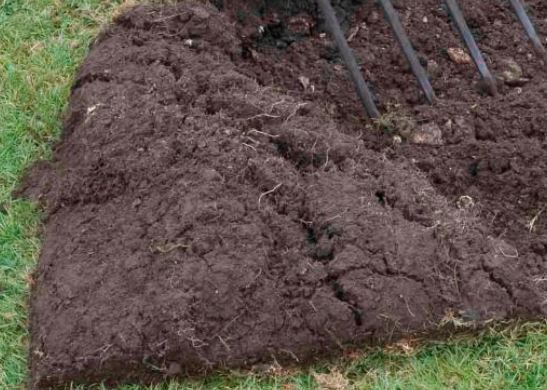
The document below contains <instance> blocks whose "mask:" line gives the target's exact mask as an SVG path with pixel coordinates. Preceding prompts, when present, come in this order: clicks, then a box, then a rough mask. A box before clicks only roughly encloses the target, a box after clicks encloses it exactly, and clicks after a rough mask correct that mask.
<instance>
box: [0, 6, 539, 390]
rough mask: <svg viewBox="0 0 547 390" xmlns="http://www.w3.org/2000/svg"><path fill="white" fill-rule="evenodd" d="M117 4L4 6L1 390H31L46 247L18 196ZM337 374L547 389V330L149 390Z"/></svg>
mask: <svg viewBox="0 0 547 390" xmlns="http://www.w3.org/2000/svg"><path fill="white" fill-rule="evenodd" d="M119 3H120V1H119V0H118V1H100V0H72V1H70V0H0V390H4V389H19V388H23V387H24V384H25V381H26V378H27V359H26V358H27V344H28V332H27V329H26V321H27V297H28V290H29V277H28V275H29V272H30V271H31V270H32V268H33V267H34V265H35V262H36V258H37V254H38V251H39V247H40V241H39V231H40V212H39V209H38V208H37V207H36V206H34V205H32V204H30V203H29V202H26V201H22V200H16V199H14V198H13V197H12V195H11V194H12V191H13V189H14V188H15V187H16V185H17V182H18V180H19V179H20V178H21V175H22V173H23V171H24V169H25V168H26V167H28V166H29V164H30V163H31V162H32V161H34V160H36V159H39V158H47V157H48V156H50V153H51V146H52V143H53V142H54V141H55V140H56V139H58V137H59V135H60V125H61V118H62V113H63V110H64V109H65V107H66V104H67V99H68V95H69V90H70V84H71V82H72V78H73V75H74V72H75V71H76V68H77V66H78V64H79V63H80V62H81V60H82V59H83V57H84V56H85V54H86V51H87V47H88V45H89V43H90V41H91V40H92V38H93V36H94V35H95V34H96V32H97V31H98V29H99V28H100V27H101V26H102V25H104V23H106V22H107V21H108V20H109V18H110V17H111V15H112V13H113V12H114V10H115V9H116V8H117V7H118V5H119ZM329 370H336V371H338V372H342V373H343V374H344V376H345V377H346V378H347V379H348V380H349V383H351V385H352V387H354V388H356V389H447V388H448V389H542V388H544V389H547V385H546V383H547V325H546V324H528V325H520V326H514V327H511V328H507V329H506V330H504V331H501V332H500V331H494V330H489V331H486V332H484V333H483V334H482V335H481V336H480V337H474V338H472V337H465V338H459V339H453V340H450V341H448V342H445V343H440V344H436V343H432V342H429V343H426V344H423V345H421V346H420V347H418V348H416V349H414V350H412V351H410V352H409V353H403V352H396V351H392V352H387V351H382V350H380V349H370V350H368V351H364V353H363V354H362V355H361V357H358V358H356V359H354V360H352V361H339V362H336V363H331V364H330V365H325V366H323V367H314V368H309V369H304V370H302V371H301V372H300V373H293V374H291V375H286V376H270V377H265V378H262V377H258V376H255V375H246V374H243V373H231V374H229V375H221V374H218V375H216V376H213V377H211V378H208V379H207V380H205V381H201V382H185V383H166V384H164V385H161V386H156V387H150V388H148V389H153V390H181V389H187V388H188V389H190V388H191V389H255V390H258V389H313V388H317V383H316V382H315V381H314V376H313V373H314V372H315V371H319V372H328V371H329ZM96 388H97V389H100V388H101V386H97V387H96ZM120 389H123V390H144V389H145V388H143V387H138V386H123V387H121V388H120Z"/></svg>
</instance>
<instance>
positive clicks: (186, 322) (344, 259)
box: [23, 1, 547, 388]
mask: <svg viewBox="0 0 547 390" xmlns="http://www.w3.org/2000/svg"><path fill="white" fill-rule="evenodd" d="M250 3H252V2H250ZM250 3H248V4H250ZM257 3H258V2H257ZM341 3H343V2H341ZM348 3H351V4H350V5H349V6H348V7H347V8H345V9H347V10H350V11H351V12H356V14H353V16H351V15H352V14H351V13H350V14H349V16H348V15H346V17H348V18H350V17H351V18H350V19H348V20H352V22H351V23H349V25H348V27H349V28H348V33H351V34H353V35H354V39H353V43H352V45H353V46H354V47H355V48H356V52H357V53H358V55H359V56H360V58H365V59H366V61H365V63H366V66H367V69H368V71H369V73H368V74H367V77H368V78H369V79H370V80H371V83H372V84H373V85H374V87H375V90H376V92H377V94H378V96H379V98H380V99H381V101H382V102H383V104H384V109H385V108H386V107H388V108H389V110H388V111H389V112H392V113H393V112H396V113H397V114H398V115H399V114H400V113H406V114H408V117H409V118H413V119H408V120H407V121H406V123H411V125H410V126H407V127H404V126H401V124H400V122H401V120H403V119H404V117H402V116H401V115H399V116H392V117H389V116H386V118H387V119H389V118H391V119H389V120H387V122H386V121H384V122H383V125H382V126H379V127H378V126H376V127H375V126H372V125H371V124H370V123H368V122H366V121H365V120H364V118H363V112H362V108H361V107H360V106H359V103H358V102H357V100H356V98H355V97H354V96H353V89H352V87H351V85H350V84H349V81H348V80H347V78H346V75H345V72H344V70H343V69H342V68H340V66H339V64H338V63H337V62H338V59H337V57H336V53H335V52H334V54H333V50H332V46H331V44H330V43H329V41H328V39H326V38H325V37H323V36H322V35H321V34H320V26H319V25H316V24H315V22H314V20H316V19H315V18H314V17H313V15H315V14H314V13H315V12H316V11H315V9H311V10H309V11H306V12H309V13H308V14H302V12H304V11H305V10H301V9H298V10H297V11H296V12H294V13H291V11H290V10H284V11H283V12H281V11H279V13H276V12H274V11H271V10H268V9H263V10H262V11H261V12H262V13H260V12H259V13H256V14H253V16H249V17H248V18H243V16H241V15H247V14H248V13H242V12H243V11H241V10H240V9H239V4H240V3H239V2H235V1H234V2H232V3H230V2H227V4H218V5H219V6H222V7H223V8H224V11H223V12H221V11H218V10H217V9H216V8H215V7H213V6H206V5H202V4H200V3H197V2H184V3H181V4H178V5H176V6H165V7H150V6H146V7H145V6H141V7H137V8H136V9H134V10H132V11H130V12H128V13H127V14H124V15H122V16H121V17H119V18H118V20H117V21H116V23H115V24H114V25H113V26H112V27H110V28H109V29H108V30H107V31H105V32H104V33H103V34H102V35H101V36H100V37H99V38H98V40H97V42H96V43H95V44H94V46H93V48H92V50H91V53H90V54H89V56H88V58H87V59H86V61H85V63H84V64H83V66H82V68H81V69H80V72H79V74H78V76H77V79H76V82H75V85H74V89H73V94H72V97H71V104H70V111H69V115H68V118H67V121H66V126H65V129H64V134H63V138H62V140H61V142H60V143H59V144H58V146H57V147H56V149H55V155H54V160H53V161H52V162H47V163H40V164H38V165H37V166H35V167H34V169H33V170H32V171H31V172H30V174H29V176H28V178H27V180H26V182H25V183H24V186H23V187H24V188H23V192H24V193H25V194H26V195H27V196H31V197H33V198H35V199H39V200H40V201H41V202H42V203H43V204H44V206H45V207H46V210H47V215H48V218H47V224H46V229H45V235H44V246H43V249H42V252H41V256H40V264H39V268H38V270H37V272H36V284H35V287H34V290H33V294H32V298H33V299H32V312H31V331H32V344H31V365H32V367H31V368H32V385H33V386H34V387H35V388H45V387H48V386H56V385H61V384H64V383H67V382H68V381H72V380H74V381H78V382H94V381H102V380H106V381H110V382H118V381H141V382H147V381H151V380H158V379H161V378H164V377H166V376H178V375H187V374H202V373H205V372H207V371H209V370H211V369H215V368H221V367H235V366H247V367H249V366H252V365H253V364H255V363H259V362H264V361H277V362H279V363H288V362H297V363H298V362H300V363H302V362H306V361H310V360H312V359H314V358H315V357H319V356H323V355H325V354H327V353H333V352H336V351H340V350H341V349H343V348H344V347H345V346H348V345H356V344H361V343H364V342H388V341H391V340H394V339H395V338H397V337H399V336H401V335H405V334H409V333H430V332H437V331H438V329H439V326H441V325H445V326H448V327H449V326H450V325H459V326H461V325H463V326H477V325H480V324H483V323H484V322H485V321H491V320H501V319H507V318H515V317H520V318H540V317H544V316H545V315H546V314H547V282H546V274H547V265H546V261H547V233H546V226H547V224H546V223H545V220H546V219H545V216H544V215H543V214H542V213H541V210H544V209H545V206H546V202H547V195H546V193H547V192H546V189H547V178H546V176H545V172H546V169H547V155H546V153H545V145H546V130H545V126H544V122H545V118H546V108H547V107H546V105H547V103H546V100H545V98H546V97H547V96H546V95H547V82H546V80H547V78H545V71H543V70H542V66H541V64H540V62H539V59H538V58H536V57H535V56H533V55H532V54H529V52H528V50H529V46H528V44H527V42H526V40H525V38H524V36H523V35H522V33H521V31H520V30H519V26H518V24H517V23H516V21H514V20H512V19H511V14H510V13H509V11H508V10H506V9H504V8H503V7H502V5H495V4H494V2H492V1H486V2H481V3H480V4H481V6H476V5H474V4H472V2H470V1H463V2H462V3H464V6H466V9H468V10H469V12H470V15H471V16H470V18H471V19H472V20H476V21H477V22H476V24H477V26H480V27H481V28H483V36H484V38H483V41H482V45H483V46H484V47H485V52H487V54H489V55H490V56H491V61H492V67H493V69H494V70H495V71H496V72H497V73H502V72H503V66H504V65H503V61H502V60H505V59H507V58H508V56H509V55H511V56H514V57H515V58H513V59H514V60H515V61H517V62H519V63H520V66H521V67H522V69H523V72H522V75H520V76H519V77H520V78H521V79H522V80H521V81H520V83H524V84H525V85H522V84H520V86H518V87H516V86H515V85H514V83H513V84H512V85H511V86H509V85H508V86H504V87H503V88H502V93H501V95H500V96H499V97H497V98H492V97H486V96H481V95H480V92H479V91H477V90H476V88H475V87H474V85H473V83H474V81H476V79H475V78H474V77H475V76H474V70H473V68H472V67H461V66H457V65H456V64H453V63H451V62H450V60H449V59H448V57H447V56H446V55H445V54H444V53H443V52H440V50H441V49H442V48H450V47H454V46H458V45H459V43H458V40H457V35H455V33H454V32H453V31H452V30H451V27H450V25H449V23H448V19H447V17H446V15H445V14H443V10H442V9H440V8H439V6H438V5H437V3H438V2H436V1H420V2H417V1H409V2H408V3H409V4H408V5H405V7H404V8H402V7H401V8H399V11H400V12H401V13H402V15H403V21H404V23H405V25H406V26H407V27H408V28H409V31H410V33H411V36H412V37H413V39H414V41H415V43H416V45H417V49H418V50H419V51H420V54H421V55H422V56H423V57H424V59H425V60H430V61H431V60H433V61H435V62H436V64H437V65H438V68H437V69H438V73H435V74H434V75H433V76H432V77H433V84H434V86H435V88H436V89H437V93H438V95H439V96H440V97H441V103H439V105H438V106H436V107H429V106H427V105H425V104H424V102H423V98H422V97H421V96H420V95H419V94H418V93H417V87H416V84H415V82H414V80H413V79H412V76H411V75H410V74H409V73H408V70H407V69H406V67H405V66H404V62H401V57H400V53H399V52H398V49H397V47H396V45H395V43H394V42H393V41H392V38H391V34H390V32H389V30H388V29H387V27H386V26H385V23H383V21H382V20H381V18H378V17H377V16H378V15H376V16H375V13H376V12H378V10H375V8H374V6H373V5H372V4H371V3H369V2H357V1H354V2H348ZM433 3H435V4H433ZM475 3H477V2H475ZM495 3H496V4H497V2H495ZM248 4H247V7H249V5H248ZM530 4H531V5H532V7H533V8H534V9H535V11H536V12H537V13H538V14H540V16H542V17H543V19H545V18H546V17H547V7H546V6H545V5H542V3H541V2H540V1H531V2H530ZM242 9H243V8H242ZM245 9H247V8H245ZM240 11H241V12H240ZM350 11H348V12H350ZM245 12H247V11H245ZM237 15H240V16H239V18H238V16H237ZM310 15H312V16H310ZM363 20H365V21H366V22H365V23H363ZM424 20H427V23H426V22H424ZM497 20H499V21H500V23H501V24H502V25H504V26H509V28H507V31H504V32H503V34H505V35H503V37H504V38H503V39H502V35H500V34H502V33H501V32H498V31H499V30H500V29H499V23H498V22H496V21H497ZM261 23H263V24H261ZM496 23H498V29H497V30H496V28H495V26H496ZM259 25H260V26H262V27H264V26H274V25H275V26H278V27H279V26H281V27H279V28H281V30H274V31H278V32H279V31H282V32H283V31H289V33H285V32H283V33H279V34H277V33H276V34H277V35H275V34H274V35H273V39H270V38H271V37H267V38H268V39H264V35H263V34H264V32H267V31H269V30H268V29H264V28H262V29H259V28H257V27H258V26H259ZM357 25H359V26H360V27H359V31H357V32H355V29H354V28H353V29H352V26H353V27H354V26H357ZM432 26H434V27H432ZM539 27H540V31H541V32H542V33H543V34H544V36H545V33H547V31H546V30H547V29H546V25H545V23H542V24H540V25H539ZM291 29H292V30H291ZM435 29H439V30H438V31H436V30H435ZM256 31H258V32H259V34H258V35H256V33H255V32H256ZM261 34H262V35H261ZM435 34H438V35H439V38H437V39H435ZM521 35H522V36H521ZM294 36H297V38H294V39H293V38H290V39H289V38H286V37H294ZM280 41H281V42H282V43H279V42H280ZM521 48H524V49H523V50H524V52H523V51H522V50H521ZM496 56H499V57H496ZM538 64H539V65H538ZM524 80H529V81H524ZM517 88H519V89H517ZM394 102H398V104H399V106H398V107H397V111H393V106H390V105H389V104H388V103H394ZM386 118H384V119H386ZM403 122H405V121H403ZM391 125H393V127H391ZM390 131H393V132H394V134H390V133H389V132H390ZM395 133H397V134H395ZM432 134H433V136H432ZM394 135H396V137H395V138H394V137H393V136H394ZM393 140H395V141H396V142H395V143H393ZM400 141H402V144H400ZM546 213H547V211H546Z"/></svg>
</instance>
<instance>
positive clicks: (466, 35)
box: [445, 0, 497, 96]
mask: <svg viewBox="0 0 547 390" xmlns="http://www.w3.org/2000/svg"><path fill="white" fill-rule="evenodd" d="M445 4H446V6H447V7H448V12H449V14H450V16H451V17H452V20H453V21H454V23H455V24H456V27H457V28H458V31H459V32H460V35H461V37H462V39H463V41H464V42H465V45H466V46H467V49H468V50H469V52H470V53H471V57H472V58H473V62H475V65H476V66H477V69H478V70H479V73H480V75H481V77H482V80H483V81H484V83H485V84H486V87H487V89H488V92H489V93H490V95H492V96H495V95H496V94H497V87H496V80H495V79H494V77H493V76H492V73H490V70H488V66H487V65H486V62H485V61H484V57H483V56H482V53H481V51H480V49H479V47H478V46H477V43H476V42H475V38H474V37H473V34H472V33H471V30H469V26H468V25H467V22H466V21H465V18H464V16H463V13H462V11H461V9H460V6H459V5H458V2H457V1H456V0H445Z"/></svg>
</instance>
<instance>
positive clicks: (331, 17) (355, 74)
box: [317, 0, 380, 118]
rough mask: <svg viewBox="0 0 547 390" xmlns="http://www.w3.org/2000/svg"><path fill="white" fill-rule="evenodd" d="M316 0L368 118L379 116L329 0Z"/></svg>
mask: <svg viewBox="0 0 547 390" xmlns="http://www.w3.org/2000/svg"><path fill="white" fill-rule="evenodd" d="M317 2H318V3H319V8H320V9H321V11H322V12H323V16H324V17H325V21H326V23H327V27H328V28H329V30H330V33H331V35H332V36H333V38H334V41H335V42H336V46H337V47H338V51H339V52H340V55H341V56H342V59H343V60H344V62H345V64H346V67H347V68H348V71H349V73H350V76H351V78H352V80H353V83H354V85H355V89H356V90H357V94H358V95H359V98H360V99H361V103H362V104H363V106H365V109H366V111H367V114H368V116H369V117H370V118H378V117H379V116H380V112H379V111H378V108H376V104H375V103H374V99H373V96H372V93H371V92H370V90H369V88H368V86H367V83H366V82H365V79H364V78H363V75H362V74H361V71H360V70H359V65H357V60H356V59H355V56H354V55H353V52H352V51H351V48H350V47H349V45H348V42H347V41H346V37H344V33H342V29H341V28H340V24H339V23H338V19H336V14H335V13H334V9H333V8H332V5H331V3H330V0H317Z"/></svg>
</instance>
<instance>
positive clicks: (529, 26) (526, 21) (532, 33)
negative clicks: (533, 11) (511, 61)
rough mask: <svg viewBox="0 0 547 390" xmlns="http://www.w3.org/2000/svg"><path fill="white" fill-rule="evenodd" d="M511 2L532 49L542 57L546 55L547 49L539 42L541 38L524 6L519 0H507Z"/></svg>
mask: <svg viewBox="0 0 547 390" xmlns="http://www.w3.org/2000/svg"><path fill="white" fill-rule="evenodd" d="M509 2H510V3H511V6H512V7H513V10H514V11H515V13H516V14H517V17H518V19H519V21H520V23H521V24H522V26H523V27H524V30H525V31H526V35H528V38H530V40H531V41H532V45H533V46H534V49H535V50H536V52H537V53H538V54H540V55H541V56H542V57H544V58H545V57H546V55H547V51H546V50H545V47H544V46H543V44H542V43H541V39H540V38H539V36H538V34H537V32H536V29H535V28H534V25H533V23H532V21H531V20H530V18H529V17H528V14H527V13H526V9H525V8H524V5H523V4H522V2H521V1H520V0H509Z"/></svg>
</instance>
